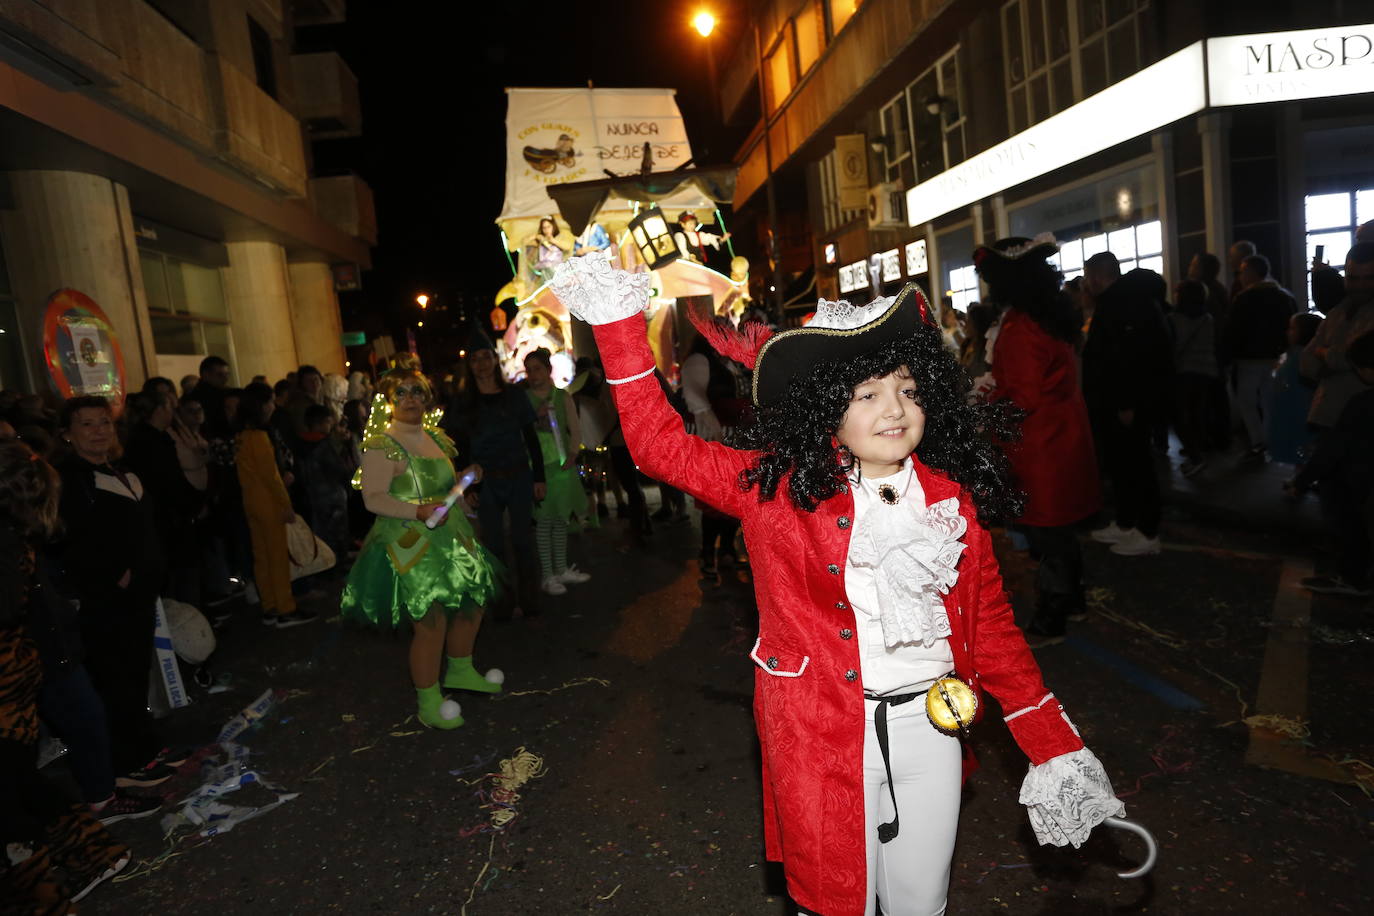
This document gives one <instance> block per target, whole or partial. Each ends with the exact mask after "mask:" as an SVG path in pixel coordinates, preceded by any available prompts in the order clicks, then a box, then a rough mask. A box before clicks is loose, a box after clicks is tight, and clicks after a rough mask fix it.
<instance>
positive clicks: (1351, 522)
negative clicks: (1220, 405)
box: [1291, 332, 1374, 598]
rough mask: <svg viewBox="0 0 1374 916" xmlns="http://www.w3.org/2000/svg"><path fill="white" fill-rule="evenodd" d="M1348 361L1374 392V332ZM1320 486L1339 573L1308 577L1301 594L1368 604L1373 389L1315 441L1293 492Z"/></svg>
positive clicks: (1354, 346)
mask: <svg viewBox="0 0 1374 916" xmlns="http://www.w3.org/2000/svg"><path fill="white" fill-rule="evenodd" d="M1346 358H1347V359H1348V360H1349V361H1350V366H1351V368H1352V369H1353V371H1354V372H1355V373H1357V374H1358V375H1359V376H1360V378H1361V379H1362V380H1363V381H1364V383H1365V385H1366V386H1374V332H1371V333H1366V334H1365V335H1364V336H1362V337H1360V338H1358V339H1357V340H1355V341H1354V342H1353V343H1351V344H1350V346H1349V347H1348V348H1347V349H1346ZM1318 481H1320V483H1321V485H1322V491H1323V494H1324V495H1326V491H1328V490H1330V491H1331V493H1330V495H1331V496H1332V497H1334V498H1332V499H1325V498H1324V499H1323V500H1322V504H1323V506H1322V507H1323V509H1324V510H1325V514H1326V516H1327V524H1328V525H1329V526H1330V531H1331V536H1332V540H1333V541H1334V542H1335V546H1336V554H1337V557H1338V561H1337V572H1336V574H1335V575H1332V576H1308V577H1307V578H1304V579H1302V580H1301V582H1300V584H1301V585H1302V586H1303V588H1306V589H1309V590H1311V591H1314V592H1318V593H1321V594H1328V595H1345V596H1348V597H1352V598H1367V597H1369V596H1370V595H1371V594H1374V590H1371V589H1370V580H1369V562H1370V532H1371V530H1374V527H1372V526H1374V387H1366V388H1365V390H1364V391H1362V392H1360V393H1359V394H1357V395H1355V396H1354V397H1352V398H1350V400H1348V401H1347V402H1346V405H1345V409H1344V410H1342V411H1341V416H1340V419H1339V420H1338V421H1337V423H1336V425H1335V427H1333V428H1332V429H1331V430H1330V431H1329V432H1328V433H1326V434H1325V435H1323V436H1322V437H1321V438H1320V439H1318V440H1317V446H1316V449H1315V451H1314V452H1313V454H1312V460H1310V461H1309V462H1307V464H1306V465H1305V466H1304V467H1303V469H1302V470H1301V471H1299V472H1298V476H1297V477H1296V478H1294V480H1293V482H1292V484H1291V486H1292V487H1293V489H1294V490H1296V491H1297V492H1302V491H1303V490H1306V489H1307V488H1309V487H1311V486H1312V484H1314V483H1316V482H1318Z"/></svg>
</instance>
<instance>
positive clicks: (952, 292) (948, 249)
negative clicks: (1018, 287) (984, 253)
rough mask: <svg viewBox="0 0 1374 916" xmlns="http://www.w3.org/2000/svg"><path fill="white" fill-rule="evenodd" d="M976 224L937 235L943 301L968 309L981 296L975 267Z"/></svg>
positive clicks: (940, 291) (963, 309)
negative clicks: (974, 230)
mask: <svg viewBox="0 0 1374 916" xmlns="http://www.w3.org/2000/svg"><path fill="white" fill-rule="evenodd" d="M974 247H975V246H974V244H973V227H972V226H969V225H965V226H964V227H963V228H960V229H954V230H951V231H949V232H942V233H940V234H939V235H938V236H936V238H935V250H936V252H937V254H938V256H939V264H938V266H939V283H940V290H939V295H940V297H941V301H943V302H945V303H947V304H949V305H951V306H953V307H954V308H956V309H958V310H959V311H961V312H962V311H966V310H967V309H968V307H969V305H971V304H972V303H974V302H977V301H978V300H979V297H980V293H979V290H978V274H977V272H976V271H975V270H974V267H973V249H974Z"/></svg>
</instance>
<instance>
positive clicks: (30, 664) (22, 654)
mask: <svg viewBox="0 0 1374 916" xmlns="http://www.w3.org/2000/svg"><path fill="white" fill-rule="evenodd" d="M42 683H43V663H42V661H40V660H39V657H38V647H37V646H36V645H35V644H34V642H33V640H32V639H29V638H28V635H27V634H26V633H25V632H24V627H23V626H22V625H13V626H8V627H0V740H8V741H17V742H18V743H20V744H32V743H33V742H35V741H37V740H38V688H39V687H40V686H41V685H42Z"/></svg>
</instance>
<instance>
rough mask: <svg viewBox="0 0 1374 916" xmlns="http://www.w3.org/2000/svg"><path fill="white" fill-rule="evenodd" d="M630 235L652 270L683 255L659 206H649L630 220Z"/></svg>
mask: <svg viewBox="0 0 1374 916" xmlns="http://www.w3.org/2000/svg"><path fill="white" fill-rule="evenodd" d="M630 237H631V238H633V239H634V240H635V247H636V248H638V249H639V254H640V256H641V257H642V258H644V263H645V264H647V265H649V269H650V270H658V269H659V268H660V267H663V266H664V265H667V264H671V263H672V262H673V261H676V260H677V259H678V258H679V257H681V256H682V255H681V252H679V251H678V250H677V242H675V241H673V233H672V230H671V229H669V228H668V221H667V220H666V219H664V217H663V211H662V210H660V209H659V208H658V207H647V208H645V209H644V210H641V211H640V213H639V215H638V216H636V217H635V218H634V219H632V220H630Z"/></svg>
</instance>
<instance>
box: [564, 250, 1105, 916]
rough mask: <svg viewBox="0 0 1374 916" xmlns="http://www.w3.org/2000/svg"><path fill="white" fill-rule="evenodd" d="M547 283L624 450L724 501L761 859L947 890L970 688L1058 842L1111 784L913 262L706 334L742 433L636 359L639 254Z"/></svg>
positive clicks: (802, 878)
mask: <svg viewBox="0 0 1374 916" xmlns="http://www.w3.org/2000/svg"><path fill="white" fill-rule="evenodd" d="M552 286H553V291H554V293H555V295H557V296H558V298H559V299H561V300H562V301H563V303H564V304H565V305H567V306H568V308H569V309H571V310H572V312H573V314H575V315H576V316H577V317H579V318H581V319H582V320H584V321H587V322H589V323H591V324H592V325H594V326H595V332H596V340H597V346H598V348H599V349H600V352H601V359H602V363H603V365H604V366H605V367H606V380H607V381H608V382H610V383H611V384H612V385H614V389H613V390H614V392H615V399H616V405H617V407H618V409H619V411H620V416H621V423H622V426H623V428H624V431H625V439H626V441H627V442H628V444H629V447H630V450H631V452H632V453H633V455H634V458H635V461H636V463H637V464H638V465H639V466H640V468H641V469H643V470H644V472H645V473H647V474H649V475H650V476H652V477H655V478H657V479H659V480H665V481H668V482H669V483H671V484H672V485H673V486H676V487H679V488H681V489H683V490H685V491H687V492H689V493H691V494H692V495H694V496H696V497H697V498H699V499H702V500H704V501H706V502H708V503H710V504H711V505H713V506H715V507H717V508H718V509H720V510H721V511H723V512H727V513H729V514H730V515H733V516H735V517H737V518H739V519H740V520H741V522H742V524H743V528H744V535H745V540H746V542H747V543H748V545H749V553H750V558H751V561H752V563H753V566H754V581H755V588H756V592H757V600H758V608H759V637H758V640H757V642H756V643H755V644H754V647H753V650H752V651H751V653H750V657H751V658H752V659H753V661H754V662H755V664H756V665H757V668H756V671H755V699H754V715H755V720H756V723H757V726H758V733H759V741H760V745H761V747H762V752H763V753H762V756H763V796H764V798H763V804H764V825H765V838H766V844H767V853H768V858H769V859H772V860H777V861H781V862H782V863H783V868H784V871H785V873H786V876H787V883H788V891H789V893H790V894H791V896H792V897H793V899H794V900H795V901H796V903H797V904H798V906H799V907H800V908H801V909H802V911H803V912H809V913H814V914H823V916H860V914H864V916H873V914H875V913H877V912H879V908H881V912H883V913H885V914H887V916H932V914H941V913H943V912H944V911H945V898H946V892H947V888H948V885H949V874H950V859H951V856H952V854H953V848H954V838H955V833H956V831H957V827H958V815H959V797H960V784H961V781H962V779H963V777H964V775H966V773H967V772H968V771H971V769H972V766H973V761H972V759H971V758H970V757H969V756H968V755H967V754H966V753H964V752H963V749H962V745H961V741H960V734H961V732H962V731H963V730H965V729H966V728H967V727H968V726H969V725H971V724H972V723H973V721H974V719H975V718H976V716H977V713H978V710H979V708H980V707H981V705H982V703H981V697H982V692H983V691H984V690H987V691H988V692H989V693H991V694H992V695H993V696H994V697H995V698H996V699H997V700H998V702H999V703H1000V704H1001V707H1002V709H1003V710H1004V711H1005V713H1006V716H1005V718H1006V722H1007V725H1008V727H1009V728H1010V729H1011V732H1012V735H1013V737H1014V738H1015V739H1016V741H1017V743H1018V744H1019V745H1020V746H1021V748H1022V750H1024V751H1025V753H1026V755H1027V756H1028V757H1029V758H1030V764H1031V766H1030V769H1029V772H1028V774H1027V776H1026V779H1025V782H1024V783H1023V785H1022V787H1021V794H1020V799H1021V801H1022V802H1023V803H1024V804H1026V805H1027V806H1028V810H1029V814H1030V819H1031V824H1032V826H1033V827H1034V829H1035V833H1036V836H1037V838H1038V839H1039V840H1040V842H1042V843H1054V844H1055V845H1064V844H1069V843H1071V844H1073V845H1074V846H1078V845H1080V844H1081V843H1082V842H1083V841H1084V840H1086V838H1087V836H1088V833H1089V832H1090V831H1091V830H1092V828H1093V827H1094V826H1096V825H1097V824H1099V823H1101V822H1102V821H1103V820H1105V819H1106V818H1108V817H1110V816H1114V815H1121V814H1122V813H1124V807H1123V805H1122V804H1121V802H1120V801H1118V800H1117V798H1116V797H1115V794H1114V793H1113V791H1112V788H1111V784H1110V783H1109V781H1108V779H1107V776H1106V773H1105V772H1104V771H1103V769H1102V764H1101V763H1100V762H1099V761H1098V759H1097V758H1096V757H1095V756H1093V754H1092V752H1091V751H1089V750H1088V749H1087V748H1085V747H1084V746H1083V742H1082V741H1081V740H1080V739H1079V736H1078V732H1077V730H1076V729H1075V728H1074V727H1073V725H1072V723H1070V722H1069V720H1068V717H1067V716H1066V715H1065V714H1064V711H1063V708H1062V707H1061V706H1060V705H1059V702H1058V700H1057V699H1055V696H1054V694H1052V693H1050V692H1049V690H1047V689H1046V688H1045V685H1044V683H1043V682H1042V680H1041V675H1040V670H1039V668H1038V667H1037V666H1036V664H1035V660H1034V659H1033V658H1032V656H1031V653H1030V651H1029V649H1027V647H1026V642H1025V639H1024V638H1023V637H1022V635H1021V632H1020V631H1019V630H1018V629H1017V627H1016V625H1015V623H1014V622H1013V620H1012V612H1011V607H1010V606H1009V605H1008V603H1007V599H1006V595H1005V592H1004V590H1003V587H1002V580H1001V576H1000V574H999V572H998V567H997V560H996V558H995V557H994V556H993V552H992V544H991V541H990V539H989V536H988V532H987V529H986V528H985V527H984V525H983V523H982V522H981V521H980V519H992V518H1000V517H1014V516H1016V515H1018V514H1019V512H1020V508H1021V506H1020V497H1019V496H1018V495H1017V494H1016V493H1015V492H1014V490H1013V489H1012V487H1011V486H1010V485H1009V483H1008V470H1007V463H1006V459H1005V458H1004V457H1003V455H1002V453H1001V452H1000V451H999V450H998V448H997V447H996V446H995V445H993V444H992V443H990V442H989V441H988V440H987V439H986V438H984V436H985V435H986V434H994V435H995V434H1005V433H1007V432H1009V430H1008V428H1007V427H1008V426H1009V425H1010V424H1009V423H1007V422H1006V420H1007V418H1008V417H1009V414H1008V412H1007V410H1006V408H1004V407H999V406H997V405H991V406H988V405H971V404H968V403H967V401H966V397H965V395H966V392H967V389H968V382H967V380H966V377H965V376H964V375H963V374H962V371H961V369H960V367H959V365H958V363H957V362H956V360H955V358H954V357H953V355H951V354H950V353H948V352H947V351H946V350H945V348H944V346H943V342H942V340H941V335H940V331H939V329H938V328H936V327H935V326H934V325H933V324H932V323H930V320H929V317H928V316H929V314H930V311H929V308H928V307H927V304H926V299H925V296H924V295H923V294H922V293H921V291H920V289H918V288H917V287H915V286H914V285H910V286H907V287H906V288H905V289H903V290H902V292H901V293H900V294H899V295H898V296H896V297H894V298H887V299H878V300H876V301H874V302H872V303H870V304H869V305H867V306H861V307H855V306H851V305H850V304H848V303H844V302H840V303H834V302H826V301H824V300H822V302H821V303H820V304H819V306H818V307H817V310H816V317H815V318H814V319H813V320H812V322H811V323H810V325H808V326H807V327H804V328H799V329H796V330H791V331H786V332H783V333H780V334H776V335H773V336H771V337H767V336H766V335H767V331H766V329H763V328H762V327H761V326H750V325H746V327H745V328H744V330H743V332H742V333H740V334H738V335H735V336H732V337H728V338H727V337H725V336H724V335H719V334H718V335H716V337H717V338H718V339H717V342H718V343H719V344H720V345H721V346H722V348H723V349H724V350H725V351H726V353H725V355H727V356H729V357H730V358H732V359H736V360H738V361H740V362H742V363H744V364H745V365H746V366H751V367H752V368H753V370H754V380H753V391H752V394H753V401H754V404H755V406H756V410H757V412H756V419H755V422H754V425H753V426H752V427H751V428H750V429H748V430H746V431H745V432H744V434H743V444H744V445H745V448H742V449H735V448H729V447H727V446H725V445H722V444H720V443H713V442H705V441H702V440H701V439H698V438H695V437H693V436H689V435H687V434H686V433H685V432H684V430H683V426H682V421H681V419H680V418H679V417H678V415H677V413H676V412H675V411H674V410H673V409H672V407H670V406H669V404H668V402H667V400H666V399H665V398H664V397H663V395H662V393H661V392H660V390H659V387H658V384H657V382H656V381H655V380H654V377H653V371H654V361H653V355H652V354H651V352H650V350H649V344H648V341H647V337H646V333H645V323H644V319H643V318H642V317H641V315H640V313H641V312H642V310H643V308H644V306H645V304H646V302H647V300H648V287H649V275H648V274H629V273H625V272H623V271H619V270H615V269H613V268H611V267H610V265H609V264H607V263H606V262H604V261H597V260H596V259H592V258H585V259H580V260H577V261H573V262H571V263H568V264H565V265H564V266H563V267H561V268H560V269H559V271H558V273H557V274H556V275H555V277H554V280H553V283H552Z"/></svg>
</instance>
